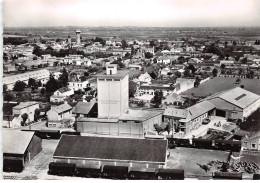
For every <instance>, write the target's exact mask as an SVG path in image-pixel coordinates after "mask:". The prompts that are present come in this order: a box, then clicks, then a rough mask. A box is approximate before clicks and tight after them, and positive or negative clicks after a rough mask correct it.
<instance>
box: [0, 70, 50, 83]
mask: <svg viewBox="0 0 260 183" xmlns="http://www.w3.org/2000/svg"><path fill="white" fill-rule="evenodd" d="M49 76H50V72H49V71H48V70H47V69H42V70H37V71H32V72H25V73H23V74H16V75H12V76H6V77H4V78H3V84H6V85H9V84H13V83H15V82H16V81H18V80H20V81H26V80H28V79H29V78H37V79H41V78H48V77H49Z"/></svg>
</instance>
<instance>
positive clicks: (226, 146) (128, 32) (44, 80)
mask: <svg viewBox="0 0 260 183" xmlns="http://www.w3.org/2000/svg"><path fill="white" fill-rule="evenodd" d="M3 32H4V34H3V72H4V73H3V79H2V81H3V100H4V101H3V121H2V131H3V138H2V139H3V140H2V142H3V171H4V172H3V177H4V179H20V180H21V179H82V178H86V177H88V178H109V179H152V180H155V179H178V180H183V179H240V180H241V179H247V180H252V179H259V178H260V169H259V166H260V40H259V39H260V35H259V33H260V28H257V27H246V28H243V27H238V28H156V27H154V28H142V27H53V28H51V27H48V28H4V30H3Z"/></svg>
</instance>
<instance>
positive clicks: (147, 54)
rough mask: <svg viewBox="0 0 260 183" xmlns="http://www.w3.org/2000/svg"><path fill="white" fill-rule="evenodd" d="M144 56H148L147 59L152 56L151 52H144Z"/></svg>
mask: <svg viewBox="0 0 260 183" xmlns="http://www.w3.org/2000/svg"><path fill="white" fill-rule="evenodd" d="M144 56H145V58H148V59H150V58H153V54H152V53H150V52H145V54H144Z"/></svg>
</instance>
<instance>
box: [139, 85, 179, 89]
mask: <svg viewBox="0 0 260 183" xmlns="http://www.w3.org/2000/svg"><path fill="white" fill-rule="evenodd" d="M140 89H153V90H174V89H175V87H171V86H162V85H141V86H140Z"/></svg>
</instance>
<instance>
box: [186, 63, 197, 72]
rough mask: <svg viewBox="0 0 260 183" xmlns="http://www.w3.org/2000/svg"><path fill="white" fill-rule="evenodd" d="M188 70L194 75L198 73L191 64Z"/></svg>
mask: <svg viewBox="0 0 260 183" xmlns="http://www.w3.org/2000/svg"><path fill="white" fill-rule="evenodd" d="M187 69H189V70H191V72H192V73H193V74H194V72H196V68H195V66H194V65H193V64H190V65H189V66H188V67H187Z"/></svg>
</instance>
